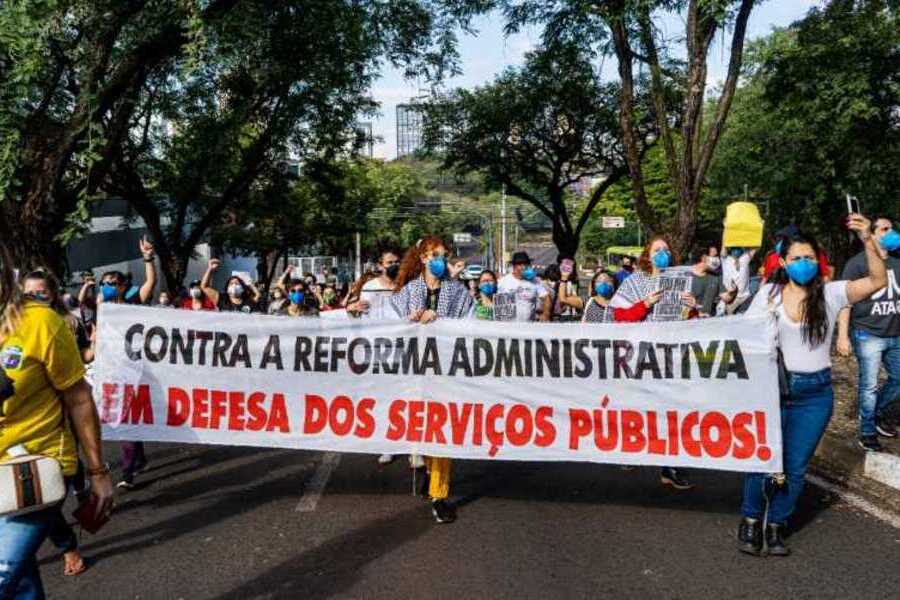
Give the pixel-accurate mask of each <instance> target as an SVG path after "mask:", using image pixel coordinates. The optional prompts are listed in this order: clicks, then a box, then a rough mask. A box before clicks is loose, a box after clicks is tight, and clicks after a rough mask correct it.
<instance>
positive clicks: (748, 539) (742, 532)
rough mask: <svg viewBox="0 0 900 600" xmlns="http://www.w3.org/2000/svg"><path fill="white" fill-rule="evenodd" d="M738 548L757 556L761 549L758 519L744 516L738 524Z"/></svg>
mask: <svg viewBox="0 0 900 600" xmlns="http://www.w3.org/2000/svg"><path fill="white" fill-rule="evenodd" d="M737 538H738V550H740V551H741V552H745V553H747V554H752V555H753V556H759V552H760V550H762V523H760V521H759V519H751V518H750V517H744V518H743V519H741V523H740V524H739V525H738V535H737Z"/></svg>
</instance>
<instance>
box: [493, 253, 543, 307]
mask: <svg viewBox="0 0 900 600" xmlns="http://www.w3.org/2000/svg"><path fill="white" fill-rule="evenodd" d="M551 308H552V303H551V299H550V292H549V291H548V290H547V288H545V287H544V286H543V285H541V283H540V280H538V278H537V270H535V268H534V267H533V266H531V257H529V256H528V253H527V252H514V253H513V255H512V272H511V273H508V274H507V275H505V276H503V277H502V278H501V279H500V281H499V282H498V283H497V294H496V296H495V297H494V319H495V320H497V321H520V322H522V321H549V320H550V311H551Z"/></svg>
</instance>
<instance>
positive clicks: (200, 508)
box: [41, 444, 900, 600]
mask: <svg viewBox="0 0 900 600" xmlns="http://www.w3.org/2000/svg"><path fill="white" fill-rule="evenodd" d="M108 446H109V448H108V451H109V456H110V457H116V456H118V452H117V450H116V448H115V445H108ZM149 450H150V451H149V457H150V461H151V462H150V468H151V469H150V470H149V471H148V472H147V473H146V474H144V475H142V476H140V477H139V479H138V483H139V484H140V488H139V489H136V490H134V491H131V492H127V493H121V494H120V495H119V498H118V504H117V510H116V513H115V517H114V520H113V521H112V522H111V523H110V524H109V525H108V526H107V527H106V528H105V529H104V530H103V531H101V532H100V533H99V534H98V535H96V536H90V535H87V534H85V535H84V536H83V537H82V549H83V551H84V553H85V555H86V557H87V558H88V560H89V562H90V564H91V568H90V570H89V571H88V572H86V573H85V574H84V575H82V576H81V577H79V578H77V579H72V578H65V577H63V575H62V562H61V559H60V557H59V554H58V552H57V551H55V550H54V549H53V548H52V547H51V546H50V544H49V542H48V543H47V544H45V546H44V548H43V549H42V553H41V558H42V561H41V563H42V566H41V570H42V574H43V577H44V582H45V586H46V588H47V594H48V597H49V598H51V599H56V598H78V599H90V600H100V599H105V598H110V599H117V600H118V599H130V598H141V599H156V598H160V599H168V598H172V599H178V598H183V599H185V600H193V599H219V600H226V599H245V598H303V599H316V598H386V599H387V598H390V599H395V598H428V599H432V598H448V599H462V598H492V599H500V598H515V599H521V598H542V599H546V598H616V599H621V598H691V599H697V598H716V599H719V598H727V599H737V598H754V599H760V598H779V599H781V598H792V599H795V598H816V599H822V598H852V599H854V600H860V599H869V598H872V599H874V598H891V599H896V598H898V597H900V530H898V529H894V528H891V527H890V526H888V525H886V524H884V523H883V522H881V521H878V520H876V519H875V518H873V517H870V516H868V515H866V514H864V513H861V512H859V511H857V510H855V509H853V508H851V507H849V506H848V505H845V504H844V503H843V502H842V501H840V500H839V499H837V498H836V497H835V496H833V495H831V494H828V493H827V492H824V491H822V490H820V489H817V488H812V487H810V486H807V491H806V493H805V494H804V497H803V499H802V504H801V507H800V509H799V513H798V515H797V519H796V520H795V524H796V527H795V529H796V531H795V532H794V533H793V535H792V536H791V538H790V540H789V542H790V546H791V548H792V550H793V551H794V554H793V556H791V557H789V558H786V559H785V558H765V559H760V558H754V557H750V556H744V555H741V554H739V553H738V552H737V551H736V550H735V548H734V539H733V537H734V530H735V528H736V525H737V522H738V512H737V511H738V506H739V502H740V489H741V488H740V486H741V478H740V476H739V475H735V474H729V473H719V472H712V471H693V472H692V478H693V480H694V481H695V483H697V488H696V489H695V490H692V491H689V492H674V491H669V490H668V489H665V488H663V487H662V486H661V485H659V483H658V479H657V471H656V470H655V469H649V468H648V469H635V470H631V471H624V470H621V469H619V468H618V467H615V466H606V465H586V464H567V463H566V464H562V463H512V462H496V463H486V462H475V461H457V462H456V463H454V469H455V471H454V485H453V492H454V500H455V501H456V503H457V504H458V506H459V509H458V511H459V513H458V520H457V522H456V523H454V524H451V525H436V524H435V523H434V522H433V521H432V519H431V515H430V512H429V510H428V505H427V503H426V502H424V501H423V500H422V499H420V498H416V497H413V496H412V495H411V486H412V482H411V477H410V474H409V470H408V468H407V466H406V462H405V460H396V461H395V462H394V463H393V464H391V465H389V466H387V467H385V468H378V467H377V466H376V464H375V457H373V456H366V455H351V454H347V455H323V454H321V453H315V452H303V451H286V450H258V449H241V448H227V447H212V446H172V445H161V444H153V445H150V446H149ZM320 492H321V493H320ZM68 510H70V509H67V512H68Z"/></svg>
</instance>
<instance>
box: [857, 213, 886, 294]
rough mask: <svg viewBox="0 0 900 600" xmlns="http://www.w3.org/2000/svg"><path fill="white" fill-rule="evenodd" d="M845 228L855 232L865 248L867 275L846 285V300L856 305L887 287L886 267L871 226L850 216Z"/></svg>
mask: <svg viewBox="0 0 900 600" xmlns="http://www.w3.org/2000/svg"><path fill="white" fill-rule="evenodd" d="M847 226H848V227H849V228H850V229H851V230H852V231H855V232H856V235H858V236H859V239H860V240H862V242H863V244H864V245H865V248H866V266H867V267H868V270H869V274H868V275H867V276H866V277H863V278H861V279H856V280H854V281H851V282H850V283H848V284H847V300H848V301H849V302H850V304H856V303H857V302H860V301H862V300H865V299H866V298H868V297H869V296H871V295H872V294H874V293H875V292H877V291H878V290H880V289H881V288H883V287H884V286H886V285H887V266H886V265H885V264H884V259H883V258H882V257H881V251H880V249H879V247H878V242H876V241H875V238H873V237H872V224H871V223H870V222H869V220H868V219H867V218H865V217H864V216H862V215H858V214H853V215H850V217H849V219H848V221H847Z"/></svg>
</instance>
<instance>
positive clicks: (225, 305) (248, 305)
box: [219, 295, 256, 314]
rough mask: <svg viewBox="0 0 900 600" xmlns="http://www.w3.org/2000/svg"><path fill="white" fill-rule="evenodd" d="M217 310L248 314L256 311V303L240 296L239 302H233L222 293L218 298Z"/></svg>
mask: <svg viewBox="0 0 900 600" xmlns="http://www.w3.org/2000/svg"><path fill="white" fill-rule="evenodd" d="M219 310H220V311H221V312H240V313H245V314H249V313H253V312H256V305H255V304H254V303H253V302H252V301H251V300H250V299H249V298H241V301H240V303H238V304H235V303H234V302H232V301H231V298H229V297H228V296H226V295H223V296H222V297H221V299H220V300H219Z"/></svg>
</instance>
